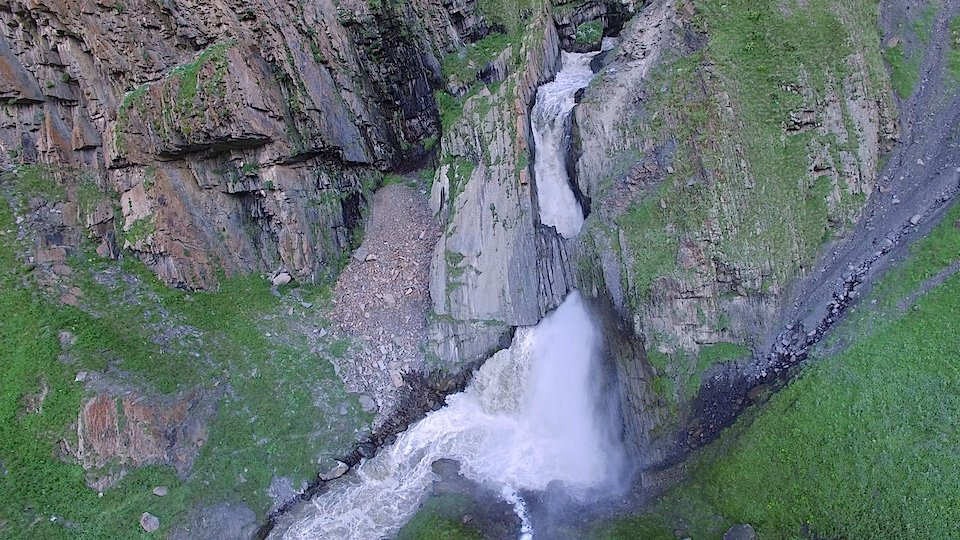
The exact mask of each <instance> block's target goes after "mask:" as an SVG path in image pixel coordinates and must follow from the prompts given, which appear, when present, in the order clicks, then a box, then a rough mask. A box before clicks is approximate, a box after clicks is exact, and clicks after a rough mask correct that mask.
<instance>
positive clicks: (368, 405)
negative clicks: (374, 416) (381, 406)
mask: <svg viewBox="0 0 960 540" xmlns="http://www.w3.org/2000/svg"><path fill="white" fill-rule="evenodd" d="M359 401H360V408H361V409H363V411H364V412H373V411H375V410H377V402H376V401H374V400H373V398H372V397H370V396H368V395H366V394H362V395H361V396H360V398H359Z"/></svg>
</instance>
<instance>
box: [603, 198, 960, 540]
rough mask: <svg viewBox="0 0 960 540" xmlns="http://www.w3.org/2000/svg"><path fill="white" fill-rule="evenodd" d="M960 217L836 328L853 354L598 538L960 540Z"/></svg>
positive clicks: (831, 360) (836, 359) (732, 433)
mask: <svg viewBox="0 0 960 540" xmlns="http://www.w3.org/2000/svg"><path fill="white" fill-rule="evenodd" d="M958 219H960V207H955V208H953V209H952V210H951V211H950V213H949V214H948V215H947V217H946V218H945V219H944V221H943V223H942V224H941V225H940V226H939V227H938V228H937V229H936V230H935V231H934V232H933V234H932V235H931V236H930V237H928V238H926V239H925V240H923V241H921V242H919V243H918V244H917V245H915V246H914V248H913V250H912V254H911V256H910V258H909V259H908V260H907V261H906V262H905V263H903V264H902V265H901V266H899V267H898V268H897V269H895V270H894V271H892V272H891V273H890V274H889V275H888V276H887V277H886V278H885V279H884V280H883V281H882V283H881V284H880V285H879V286H878V287H877V288H876V289H875V292H874V293H873V294H872V295H871V297H869V298H868V299H867V300H865V301H864V302H863V304H862V305H863V306H865V307H861V308H859V309H858V311H857V312H856V313H855V314H854V316H853V317H852V319H851V320H850V321H849V322H848V323H846V324H845V325H844V327H843V328H841V329H840V331H839V335H840V336H841V337H842V338H843V337H845V338H850V339H851V340H852V345H850V346H849V347H848V348H847V349H846V350H844V351H843V352H841V353H839V354H835V355H831V356H825V357H820V358H817V359H815V360H814V361H813V362H812V363H811V366H810V368H809V369H808V370H807V371H806V372H805V373H804V374H803V375H802V376H800V377H799V378H798V379H797V380H795V381H794V382H793V383H792V384H790V385H789V386H788V387H787V388H786V389H784V390H783V391H782V392H780V393H779V394H777V395H775V396H774V397H773V398H772V399H771V401H770V402H769V403H768V404H766V405H765V406H763V407H761V408H759V409H756V410H753V411H751V412H749V413H748V414H747V416H746V417H744V418H743V419H741V420H740V421H739V423H738V424H737V425H736V426H734V427H733V428H732V429H730V430H728V432H727V433H726V434H725V436H724V437H722V438H721V439H720V440H718V441H717V442H715V443H714V444H713V445H712V446H711V447H709V448H707V449H705V450H704V451H702V452H701V454H700V455H699V456H698V459H697V460H696V462H697V463H699V465H697V466H695V468H694V471H693V473H692V475H691V479H690V481H689V482H688V483H686V484H684V485H682V486H680V487H678V488H676V489H674V490H672V491H671V492H669V493H668V494H667V495H666V496H664V497H663V498H662V500H660V501H659V502H658V503H657V504H656V506H655V507H654V508H652V509H651V510H650V512H649V513H648V514H646V515H643V516H639V517H636V518H629V519H623V520H621V521H618V522H616V523H614V524H607V525H605V526H603V527H600V528H599V529H597V530H596V531H595V536H597V537H598V538H611V539H630V538H638V539H639V538H643V539H648V538H674V537H675V535H674V533H673V531H674V530H677V531H679V532H680V534H681V536H680V537H684V536H691V537H693V538H698V539H699V538H719V537H720V536H721V535H722V532H723V531H724V530H725V529H726V527H728V526H730V525H732V524H734V523H751V524H753V525H754V526H755V527H756V528H757V530H758V532H759V533H760V536H761V538H798V537H802V536H804V531H809V532H811V533H814V534H817V535H820V536H821V537H826V538H891V539H893V538H905V539H906V538H957V537H960V482H958V481H957V475H956V471H957V470H958V467H960V453H958V452H957V448H960V430H958V426H960V416H958V415H960V275H958V274H952V275H949V277H947V278H946V279H945V281H943V282H942V283H941V284H939V285H938V283H940V281H941V280H942V279H943V278H944V277H945V276H947V275H948V274H950V271H944V269H946V268H948V267H950V266H951V265H953V264H954V263H957V262H958V261H960V229H958V227H957V226H956V225H955V223H957V220H958ZM941 272H942V273H941ZM931 287H932V288H931ZM927 289H930V290H929V291H927Z"/></svg>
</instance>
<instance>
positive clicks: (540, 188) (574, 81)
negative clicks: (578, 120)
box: [532, 52, 599, 238]
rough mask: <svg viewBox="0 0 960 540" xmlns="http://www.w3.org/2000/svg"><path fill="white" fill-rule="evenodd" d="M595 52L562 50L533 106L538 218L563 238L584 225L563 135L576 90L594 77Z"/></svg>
mask: <svg viewBox="0 0 960 540" xmlns="http://www.w3.org/2000/svg"><path fill="white" fill-rule="evenodd" d="M597 54H599V53H598V52H593V53H569V52H564V53H563V69H561V70H560V72H559V73H557V76H556V78H555V79H554V80H553V81H552V82H549V83H547V84H544V85H543V86H541V87H540V88H539V89H538V90H537V102H536V104H535V105H534V107H533V115H532V124H533V140H534V143H535V145H536V152H537V156H536V160H535V162H534V175H535V177H536V181H537V202H538V203H539V205H540V222H541V223H543V224H544V225H547V226H548V227H555V228H556V229H557V232H558V233H560V235H561V236H563V237H564V238H572V237H574V236H576V235H577V234H578V233H579V232H580V229H581V228H582V227H583V219H584V216H583V209H582V208H581V207H580V202H579V201H577V198H576V196H574V194H573V190H571V189H570V176H569V175H568V174H567V161H566V158H567V146H566V145H565V144H564V139H565V138H566V135H567V131H568V127H569V125H568V124H569V119H570V114H571V113H572V112H573V109H574V107H575V106H576V104H577V101H576V95H577V92H578V91H580V90H582V89H584V88H586V87H587V85H588V84H590V80H591V79H593V75H594V73H593V70H592V69H591V68H590V62H591V60H593V58H594V57H595V56H597Z"/></svg>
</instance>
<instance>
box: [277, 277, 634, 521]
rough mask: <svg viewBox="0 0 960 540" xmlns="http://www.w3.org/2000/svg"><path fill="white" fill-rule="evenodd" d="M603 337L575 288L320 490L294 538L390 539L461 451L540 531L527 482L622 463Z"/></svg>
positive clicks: (598, 477) (584, 483)
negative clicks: (604, 383)
mask: <svg viewBox="0 0 960 540" xmlns="http://www.w3.org/2000/svg"><path fill="white" fill-rule="evenodd" d="M598 341H599V336H598V333H597V331H596V329H595V328H594V326H593V324H592V322H591V321H590V319H589V317H588V315H587V311H586V309H585V307H584V304H583V301H582V299H581V298H580V294H579V293H577V292H574V293H572V294H570V296H569V297H568V298H567V300H566V301H565V302H564V303H563V305H561V306H560V307H559V308H558V309H557V310H556V311H554V312H553V313H551V314H549V315H548V316H547V317H546V318H545V319H544V320H543V321H542V322H541V323H540V324H539V325H537V326H536V327H533V328H521V329H519V330H518V331H517V334H516V336H515V338H514V342H513V344H512V345H511V347H510V348H509V349H507V350H504V351H500V352H499V353H497V354H496V355H494V356H493V357H492V358H491V359H490V360H488V361H487V362H486V363H484V365H483V367H481V368H480V369H479V370H478V372H477V373H476V375H475V377H474V380H473V382H472V383H471V384H470V386H469V387H468V388H467V389H466V390H465V391H464V392H462V393H459V394H455V395H452V396H450V397H449V398H448V399H447V405H446V406H445V407H443V408H442V409H440V410H438V411H435V412H432V413H430V414H428V415H427V416H426V417H425V418H424V419H423V420H421V421H420V422H417V423H416V424H414V425H412V426H411V427H410V428H409V429H408V430H407V431H406V432H404V433H402V434H401V435H400V436H399V437H398V438H397V441H396V443H395V444H394V445H393V446H391V447H388V448H384V449H382V450H381V452H380V453H379V454H378V455H377V457H375V458H373V459H371V460H368V461H366V462H364V463H363V464H362V465H361V466H359V467H358V468H357V470H356V472H355V474H350V475H348V476H347V477H345V479H344V480H342V481H339V482H337V483H335V484H333V485H332V488H331V489H330V490H329V491H328V492H326V493H324V494H322V495H320V496H319V497H317V498H316V499H314V501H313V502H312V504H313V506H314V511H313V512H311V513H310V515H309V516H308V517H307V518H305V519H302V520H301V521H299V522H298V523H296V524H295V525H294V526H293V527H291V528H290V529H289V530H288V532H287V533H286V535H285V537H286V538H302V539H305V538H336V539H338V540H349V539H357V540H359V539H371V538H381V537H384V536H390V535H393V534H395V533H396V532H397V531H398V530H399V529H400V527H402V526H403V524H404V523H406V522H407V521H408V520H409V519H410V517H412V515H413V514H414V513H415V512H416V510H417V507H418V506H419V504H420V503H421V502H422V500H423V498H424V496H425V495H426V492H427V489H428V488H429V485H430V483H431V482H432V481H433V479H434V473H433V472H432V470H431V464H432V463H433V462H434V461H436V460H438V459H441V458H449V459H455V460H457V461H459V462H460V464H461V473H462V474H463V475H464V476H466V477H467V478H470V479H472V480H475V481H478V482H482V483H486V484H488V485H496V486H501V488H502V491H501V493H502V494H503V496H504V499H505V500H507V501H508V502H510V504H512V505H513V506H514V508H515V509H516V510H517V513H518V515H519V516H520V517H521V522H522V523H523V531H521V532H519V533H518V536H519V535H522V536H521V538H524V539H528V538H532V534H533V531H532V529H531V525H530V521H529V518H528V516H527V515H526V506H525V504H524V502H523V500H522V499H521V498H520V496H519V494H518V490H521V489H523V490H542V489H544V488H546V486H547V484H549V483H550V482H553V481H560V482H562V483H563V484H564V486H565V489H566V490H567V491H568V492H569V493H570V494H571V495H573V496H576V495H577V493H582V492H585V491H586V490H588V489H590V488H594V487H596V486H598V485H601V484H603V483H604V482H608V481H612V480H613V478H612V477H613V476H614V475H616V474H617V470H616V469H617V467H618V466H619V464H620V463H621V460H620V450H619V445H618V443H617V441H615V440H613V438H612V437H611V436H610V433H611V430H609V429H607V427H608V424H607V422H608V421H609V417H608V416H607V415H606V414H604V413H603V412H601V411H600V410H599V408H598V407H597V406H596V402H595V397H596V396H597V393H598V392H599V388H598V387H597V386H598V378H597V373H596V369H597V366H596V358H595V356H596V351H597V345H598Z"/></svg>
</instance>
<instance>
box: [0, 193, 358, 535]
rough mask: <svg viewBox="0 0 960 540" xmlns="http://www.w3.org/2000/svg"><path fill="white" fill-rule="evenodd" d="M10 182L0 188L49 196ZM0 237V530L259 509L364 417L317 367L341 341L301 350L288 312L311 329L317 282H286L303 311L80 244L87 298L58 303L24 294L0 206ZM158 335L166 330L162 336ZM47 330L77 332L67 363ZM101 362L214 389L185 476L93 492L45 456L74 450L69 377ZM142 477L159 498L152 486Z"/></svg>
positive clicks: (67, 529) (174, 385) (164, 523)
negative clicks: (196, 283) (295, 287)
mask: <svg viewBox="0 0 960 540" xmlns="http://www.w3.org/2000/svg"><path fill="white" fill-rule="evenodd" d="M31 178H32V177H31ZM31 178H27V179H26V180H30V179H31ZM24 180H25V179H24V178H14V179H12V182H13V185H11V183H10V181H11V179H9V178H8V179H7V182H6V183H5V184H4V185H2V186H0V187H3V188H4V189H5V190H9V189H14V188H16V189H18V190H19V191H18V193H20V194H23V193H24V190H29V191H30V192H31V193H32V194H33V195H37V194H41V192H46V194H47V195H52V196H57V195H62V194H60V193H58V192H57V191H56V190H49V189H47V190H38V189H33V188H32V187H31V186H29V185H24V184H23V181H24ZM33 180H36V179H33ZM48 187H49V186H48ZM0 230H2V231H9V232H7V233H6V234H4V235H3V236H2V237H0V356H2V362H0V537H10V538H76V537H83V538H132V537H136V536H137V535H139V534H142V533H143V531H142V530H141V529H140V526H139V524H138V519H139V517H140V514H141V513H142V512H144V511H148V512H151V513H153V514H154V515H156V516H158V517H159V518H160V523H161V531H160V532H161V533H163V532H164V531H165V530H167V529H168V528H169V527H170V526H171V525H173V524H174V523H175V522H176V521H177V520H178V519H179V518H182V517H183V516H184V515H185V513H186V512H188V511H189V510H190V509H192V508H195V507H199V506H203V505H207V504H216V503H220V502H222V501H225V500H233V501H240V502H244V503H246V504H247V505H248V506H250V507H251V508H252V509H254V511H255V512H256V513H257V514H258V515H259V516H260V517H263V515H264V513H265V512H266V510H267V509H268V508H269V505H270V502H271V501H270V498H269V496H268V495H267V492H266V491H267V487H268V486H269V484H270V482H271V480H272V478H273V477H274V476H286V477H288V478H290V479H291V480H292V482H293V484H294V485H295V486H299V484H300V482H301V481H304V480H309V479H310V478H311V477H312V475H313V474H314V473H315V470H316V461H315V460H316V458H317V456H318V455H324V456H327V457H337V456H339V455H341V454H342V453H344V452H346V451H347V450H348V449H349V448H350V447H351V446H352V444H353V442H354V441H355V440H356V439H357V437H358V433H357V430H362V429H364V425H365V424H366V422H368V421H369V417H368V416H367V415H366V414H364V413H362V412H361V411H360V408H359V405H358V403H357V401H356V397H355V396H350V395H348V394H347V393H346V390H345V388H344V387H343V385H342V383H341V381H340V379H339V378H338V377H337V375H336V374H335V373H334V370H333V367H332V365H331V364H330V362H329V359H330V358H331V357H332V355H336V354H343V350H344V347H343V346H342V345H343V344H342V343H331V342H329V341H327V342H323V343H321V347H324V346H325V347H326V349H325V350H321V351H319V352H318V353H311V352H310V350H309V348H310V345H309V344H308V343H307V341H306V338H305V337H304V336H303V335H302V334H300V333H299V329H298V327H297V326H296V324H295V323H294V322H293V321H294V320H295V319H297V318H299V316H300V314H299V313H294V315H293V318H294V319H291V318H290V316H289V311H288V310H289V306H296V307H297V311H298V312H299V311H307V313H306V317H308V318H316V319H317V320H318V321H319V322H320V324H323V322H322V317H323V309H324V308H323V307H322V306H323V305H324V304H325V302H326V299H327V298H328V296H329V293H328V290H327V289H325V288H323V287H315V288H302V289H301V290H300V294H301V297H302V298H303V299H304V300H307V301H310V302H312V303H314V304H315V305H316V307H314V309H313V310H303V309H300V307H301V306H300V305H299V303H298V302H295V301H292V300H290V299H289V298H287V299H285V300H282V299H279V298H277V297H275V296H274V295H272V294H271V293H270V290H269V286H268V284H267V283H266V280H263V279H262V278H257V277H249V278H229V279H224V280H223V284H222V287H221V289H220V290H219V291H218V292H216V293H188V292H185V291H178V290H170V289H167V288H166V287H164V286H163V285H162V284H161V283H160V282H159V281H158V280H157V279H156V278H155V277H154V276H153V274H152V273H150V272H149V271H148V270H147V269H146V268H145V267H144V266H143V265H142V264H141V263H139V262H135V261H132V260H126V261H124V262H123V263H116V262H112V261H104V260H100V259H97V258H96V256H95V255H92V254H91V253H85V254H83V255H82V256H78V257H74V258H73V259H72V260H70V261H69V262H70V264H71V266H72V267H73V268H74V271H75V272H74V276H73V278H72V280H73V282H74V284H76V285H78V286H79V287H80V288H81V289H82V290H83V302H84V305H85V306H89V307H86V308H84V309H80V308H75V307H70V306H61V305H58V304H55V303H54V302H51V301H50V300H48V299H47V298H45V297H44V296H43V295H41V294H40V293H39V292H38V289H37V288H36V287H35V286H33V285H32V281H31V280H32V278H31V277H30V276H29V274H28V271H27V269H25V267H24V266H23V265H22V264H21V262H20V260H19V259H18V258H17V256H16V253H17V250H18V249H20V245H19V243H18V242H17V241H16V240H15V237H16V230H17V225H16V224H15V216H14V213H13V211H12V210H11V207H10V206H8V205H7V203H6V202H3V201H0ZM104 276H109V277H110V279H103V278H104ZM286 294H289V291H286ZM164 329H165V330H164ZM171 329H172V330H178V332H175V333H174V336H175V337H174V338H172V339H171V338H170V337H169V336H167V337H164V332H165V331H166V332H167V333H169V332H170V331H171ZM62 330H68V331H70V332H72V333H73V334H75V335H76V337H77V342H76V344H75V345H74V346H73V347H72V348H71V349H70V351H69V354H70V356H71V357H72V358H73V362H72V363H70V364H67V363H63V362H61V361H59V360H58V357H59V356H60V354H61V352H62V351H61V346H60V342H59V337H58V335H59V333H60V332H61V331H62ZM108 367H112V368H115V369H119V370H122V371H123V372H124V373H125V374H126V376H127V377H128V381H129V382H131V383H133V384H135V385H136V386H137V387H138V388H142V389H144V390H145V391H148V392H150V393H157V394H169V393H174V392H177V391H180V390H186V389H190V388H193V387H195V386H197V385H200V386H202V387H206V388H208V389H210V390H211V391H213V390H214V387H215V386H216V387H217V388H218V389H222V388H228V389H229V391H227V392H225V395H224V397H223V398H222V399H221V400H220V404H219V410H218V413H217V416H216V418H215V420H214V422H213V424H212V425H211V426H210V434H209V439H208V441H207V443H206V444H205V445H204V447H203V448H202V449H201V451H200V454H199V456H198V458H197V460H196V462H195V463H194V467H193V472H192V474H191V475H190V476H189V477H188V478H186V479H180V478H177V476H176V475H175V474H174V472H173V471H172V469H170V468H167V467H159V466H158V467H149V468H145V469H141V470H136V471H133V472H131V474H129V475H128V476H127V477H125V478H124V479H123V480H121V481H120V482H119V484H118V485H117V486H116V487H114V488H111V489H108V490H106V491H105V492H104V493H103V495H102V496H100V495H98V493H97V492H95V491H94V490H91V489H89V488H88V487H87V486H86V485H85V472H84V470H83V469H82V468H81V467H80V466H79V465H76V464H72V463H68V461H69V460H68V459H63V458H61V457H60V456H61V453H60V451H59V446H60V441H61V440H66V441H68V443H70V445H71V447H73V448H76V437H77V435H76V426H75V423H76V420H77V412H78V410H79V408H80V405H81V403H82V400H83V398H84V396H85V395H88V394H87V393H86V391H85V390H84V387H83V384H81V383H78V382H74V378H75V377H76V375H77V373H78V372H79V371H89V372H99V371H103V370H105V369H107V368H108ZM43 385H46V386H47V387H48V388H49V392H48V395H47V397H46V399H45V400H44V401H43V407H42V412H40V413H36V414H25V413H24V406H23V399H24V396H25V395H28V394H32V393H36V392H37V391H38V390H39V389H40V388H41V386H43ZM156 485H165V486H168V487H169V488H170V489H169V494H168V495H167V496H166V497H163V498H161V497H156V496H154V495H152V494H151V489H152V488H153V486H156Z"/></svg>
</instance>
